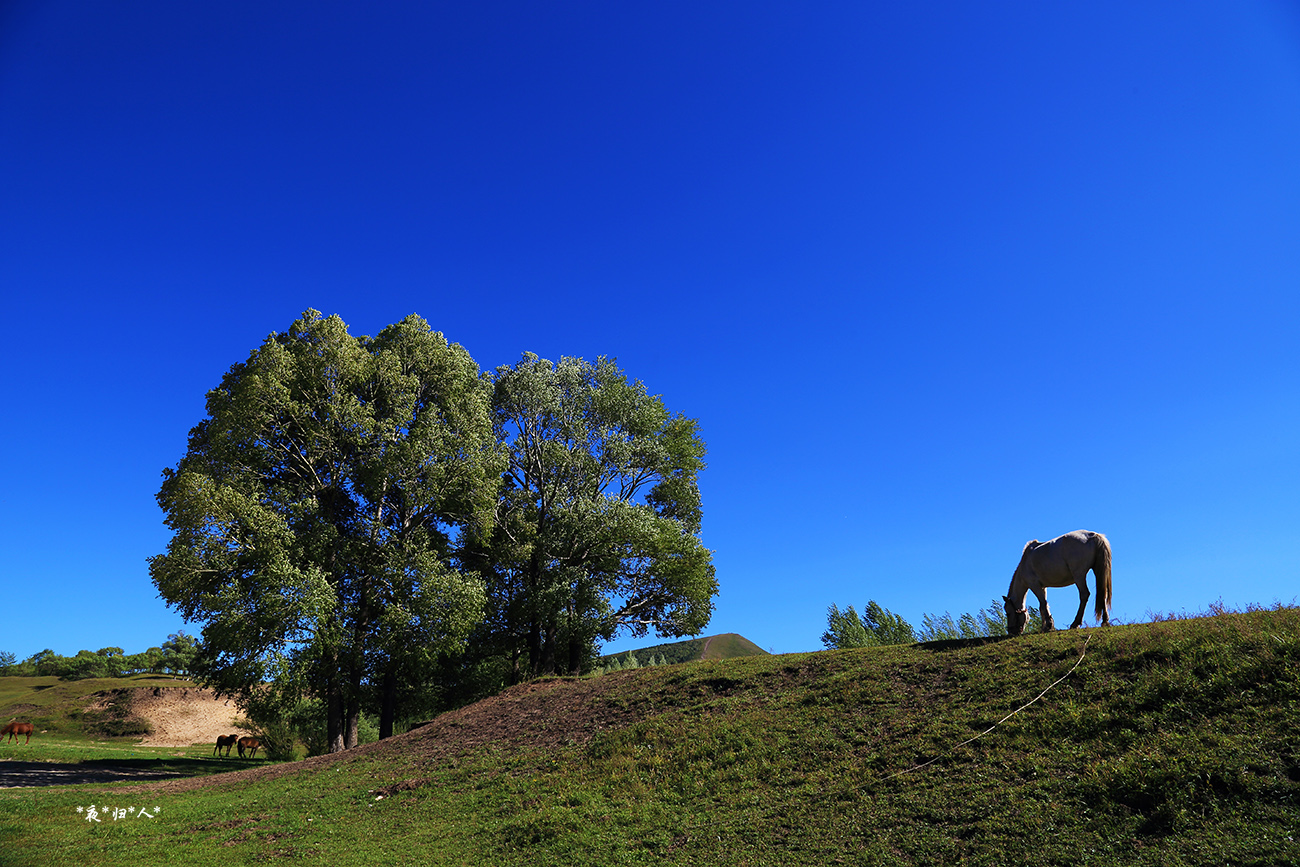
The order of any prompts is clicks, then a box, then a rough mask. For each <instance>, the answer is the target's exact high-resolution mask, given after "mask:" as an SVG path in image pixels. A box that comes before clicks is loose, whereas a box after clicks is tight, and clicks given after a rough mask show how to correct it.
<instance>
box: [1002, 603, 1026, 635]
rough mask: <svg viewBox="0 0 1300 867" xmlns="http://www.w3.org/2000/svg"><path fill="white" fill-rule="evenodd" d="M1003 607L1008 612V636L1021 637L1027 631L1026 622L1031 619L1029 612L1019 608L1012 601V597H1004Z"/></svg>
mask: <svg viewBox="0 0 1300 867" xmlns="http://www.w3.org/2000/svg"><path fill="white" fill-rule="evenodd" d="M1002 602H1003V605H1002V607H1003V608H1005V609H1006V612H1007V635H1011V636H1016V635H1021V634H1023V633H1024V631H1025V622H1026V621H1027V620H1028V619H1029V611H1028V610H1027V609H1025V608H1021V607H1019V606H1017V605H1016V604H1015V603H1013V602H1012V601H1011V597H1010V596H1003V597H1002Z"/></svg>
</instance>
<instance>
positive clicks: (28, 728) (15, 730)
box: [0, 722, 36, 744]
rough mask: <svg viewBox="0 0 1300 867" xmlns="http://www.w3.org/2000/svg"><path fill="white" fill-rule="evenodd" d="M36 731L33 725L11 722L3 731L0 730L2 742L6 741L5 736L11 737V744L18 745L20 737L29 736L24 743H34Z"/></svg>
mask: <svg viewBox="0 0 1300 867" xmlns="http://www.w3.org/2000/svg"><path fill="white" fill-rule="evenodd" d="M35 730H36V727H35V726H33V725H32V724H31V723H20V722H11V723H9V725H7V726H5V727H4V728H3V729H0V740H4V736H5V735H9V740H10V742H12V743H17V741H18V736H19V735H27V740H26V741H25V742H24V743H29V744H30V743H31V742H32V732H33V731H35Z"/></svg>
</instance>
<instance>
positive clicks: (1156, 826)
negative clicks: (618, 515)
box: [0, 609, 1300, 867]
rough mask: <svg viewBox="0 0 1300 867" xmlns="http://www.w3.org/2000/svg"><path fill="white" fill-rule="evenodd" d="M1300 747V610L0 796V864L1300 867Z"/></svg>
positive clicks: (654, 671)
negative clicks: (116, 783)
mask: <svg viewBox="0 0 1300 867" xmlns="http://www.w3.org/2000/svg"><path fill="white" fill-rule="evenodd" d="M1044 690H1046V692H1044ZM1038 696H1041V697H1040V698H1037V700H1036V701H1035V700H1034V699H1035V698H1036V697H1038ZM1031 702H1032V703H1031ZM999 721H1002V722H1001V723H1000V724H999ZM990 729H991V730H990ZM1297 731H1300V610H1296V609H1283V610H1279V611H1271V612H1254V613H1249V614H1233V615H1227V614H1225V615H1220V616H1216V617H1210V618H1202V619H1195V620H1185V621H1168V622H1161V623H1153V624H1142V625H1134V626H1119V627H1111V628H1109V629H1091V630H1086V631H1075V632H1058V633H1055V634H1051V635H1032V636H1027V637H1024V638H1019V639H1008V640H984V641H979V640H974V641H967V642H961V641H958V642H943V643H938V644H934V645H913V646H906V647H888V648H875V649H864V650H848V651H828V652H821V653H809V654H794V655H782V656H766V655H764V656H751V657H746V658H740V659H730V660H722V661H702V662H696V663H689V664H684V665H674V666H659V667H653V668H640V669H637V670H634V671H625V672H618V673H612V674H607V675H604V676H602V677H596V678H587V679H582V680H576V681H574V680H564V679H555V680H547V681H538V682H533V683H529V684H524V685H521V686H519V687H516V688H513V689H511V690H509V691H507V692H506V693H504V694H502V695H500V696H497V697H495V698H492V699H489V700H486V701H483V702H480V703H478V704H476V705H472V706H470V707H467V708H462V709H461V710H458V711H455V712H453V713H449V714H444V715H443V716H441V717H439V718H438V719H436V720H435V721H433V722H432V723H431V724H429V725H427V726H424V727H422V728H420V729H417V730H415V731H412V732H409V733H407V734H405V735H401V736H398V737H396V738H392V739H390V740H387V741H383V742H381V743H377V744H370V745H367V746H365V747H362V748H359V749H357V750H354V751H350V752H349V753H346V754H343V755H342V756H339V757H329V756H323V757H318V758H316V759H311V760H308V761H306V762H301V763H297V764H286V765H279V766H274V767H266V768H259V769H257V770H252V771H246V772H242V773H236V774H221V775H217V776H213V777H207V778H205V779H201V780H188V781H182V782H168V783H162V784H157V785H154V786H149V787H141V788H135V789H121V788H116V789H114V788H108V789H97V790H86V789H66V788H63V789H46V790H9V791H7V792H0V864H4V865H27V864H31V865H58V864H83V863H86V862H87V861H88V860H93V862H94V863H97V864H154V863H168V864H227V863H247V862H254V861H257V862H262V861H278V860H281V859H309V860H310V861H311V862H312V863H319V864H339V865H349V867H353V865H360V864H391V863H419V864H485V865H487V864H491V865H514V864H518V865H529V867H536V865H550V864H554V865H566V867H567V865H577V864H592V865H609V864H664V863H668V864H710V865H711V864H738V865H739V864H753V865H760V864H817V865H822V864H837V863H849V864H889V865H892V864H953V863H970V864H989V865H997V867H1005V865H1009V864H1036V865H1038V864H1070V865H1074V864H1125V865H1127V864H1151V865H1160V867H1173V865H1180V864H1196V865H1200V864H1287V863H1300V842H1298V841H1297V837H1300V744H1298V743H1297V741H1296V732H1297ZM91 791H93V792H94V794H93V795H92V794H91ZM91 801H93V802H94V803H98V804H101V805H104V806H110V807H111V806H115V805H121V806H123V807H125V806H127V805H137V804H143V803H148V804H150V805H157V806H158V807H159V809H160V814H159V815H158V817H157V818H154V819H136V820H134V821H122V822H118V823H115V824H114V823H109V824H101V825H92V824H90V823H88V822H86V821H84V818H83V817H82V816H80V815H79V814H77V813H76V812H75V810H76V807H77V806H78V805H81V804H85V803H89V802H91Z"/></svg>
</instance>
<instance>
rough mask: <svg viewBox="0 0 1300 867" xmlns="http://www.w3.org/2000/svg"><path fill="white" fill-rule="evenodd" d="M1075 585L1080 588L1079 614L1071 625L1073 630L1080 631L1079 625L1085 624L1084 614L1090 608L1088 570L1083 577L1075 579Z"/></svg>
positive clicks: (1084, 571)
mask: <svg viewBox="0 0 1300 867" xmlns="http://www.w3.org/2000/svg"><path fill="white" fill-rule="evenodd" d="M1074 583H1075V585H1076V586H1078V588H1079V613H1078V614H1075V615H1074V622H1073V623H1071V624H1070V628H1071V629H1078V628H1079V624H1080V623H1083V612H1084V611H1085V610H1087V608H1088V596H1089V595H1090V594H1089V593H1088V570H1087V569H1084V570H1083V574H1082V575H1076V576H1075V577H1074Z"/></svg>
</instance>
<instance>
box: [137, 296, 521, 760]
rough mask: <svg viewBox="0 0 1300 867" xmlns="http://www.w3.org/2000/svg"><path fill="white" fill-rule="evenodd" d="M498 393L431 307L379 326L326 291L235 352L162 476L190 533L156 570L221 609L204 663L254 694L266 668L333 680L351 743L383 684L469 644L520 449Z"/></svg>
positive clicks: (168, 591)
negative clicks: (366, 327) (370, 328)
mask: <svg viewBox="0 0 1300 867" xmlns="http://www.w3.org/2000/svg"><path fill="white" fill-rule="evenodd" d="M491 394H492V392H491V383H490V382H489V381H488V380H487V379H486V378H485V377H483V376H482V375H481V374H480V372H479V370H478V367H477V365H476V364H475V363H474V361H473V359H471V358H470V356H469V354H468V353H467V352H466V351H465V350H464V349H463V348H462V347H460V346H458V345H455V344H449V343H448V342H447V341H446V339H445V338H444V337H443V336H442V335H441V334H439V333H437V332H433V331H431V330H430V329H429V326H428V325H427V324H426V323H425V322H424V320H422V319H420V318H419V317H417V316H409V317H407V318H406V319H404V320H402V321H401V322H399V323H396V324H394V325H391V326H389V327H387V328H385V329H384V330H383V331H381V332H380V333H379V334H378V335H377V336H376V337H373V338H371V337H354V336H352V335H351V334H349V333H348V330H347V326H346V325H345V324H344V323H343V321H342V320H341V319H339V318H338V317H337V316H330V317H328V318H325V317H322V316H321V314H319V313H318V312H316V311H314V310H309V311H307V312H306V313H304V314H303V316H302V317H301V318H300V319H298V321H296V322H294V323H293V325H292V326H291V327H290V328H289V330H288V331H287V332H285V333H283V334H275V333H273V334H271V335H270V336H269V337H268V338H267V339H266V341H265V342H263V344H262V345H261V346H260V347H259V348H257V349H256V350H254V351H253V352H252V353H251V354H250V355H249V358H248V360H247V361H245V362H242V363H239V364H236V365H234V366H233V367H232V368H231V369H230V371H229V372H228V373H227V374H226V375H225V377H224V378H223V379H222V382H221V384H220V385H219V386H218V387H217V388H215V389H213V390H212V391H211V392H209V393H208V398H207V418H205V419H204V420H203V421H201V422H200V423H199V424H198V425H197V426H196V427H195V428H194V429H193V430H192V431H191V432H190V438H189V446H188V449H187V451H186V454H185V456H184V457H183V458H182V459H181V460H180V462H179V463H178V464H177V465H176V467H175V468H171V469H167V470H165V471H164V473H163V476H164V481H163V485H162V489H161V490H160V492H159V494H158V502H159V504H160V505H161V506H162V508H163V511H164V512H165V513H166V520H167V525H168V526H169V527H170V528H171V529H172V531H173V537H172V540H171V542H170V544H169V545H168V548H167V551H166V553H164V554H160V555H157V556H155V557H153V558H151V559H150V563H149V568H150V575H151V577H152V579H153V581H154V583H155V584H156V586H157V587H158V590H159V592H160V594H161V596H162V597H163V598H164V599H165V600H167V602H169V603H170V604H171V605H173V606H174V607H176V608H177V609H179V610H180V611H181V613H182V614H183V615H184V616H185V617H186V618H187V619H188V620H194V621H202V622H204V623H205V625H204V627H203V641H202V647H201V650H200V652H199V654H198V657H197V659H196V660H195V663H194V670H195V671H196V672H197V673H198V674H199V675H200V676H201V677H202V678H203V679H204V680H205V681H207V682H209V683H211V684H212V685H214V686H216V687H217V688H219V689H223V690H225V691H227V692H230V693H232V694H235V695H237V696H240V697H242V698H243V699H244V700H245V701H247V702H251V701H253V699H254V692H255V691H256V690H258V689H260V688H259V687H258V684H261V683H263V682H269V684H270V689H271V692H272V693H273V694H275V695H278V696H280V697H281V698H282V699H283V700H284V702H285V703H287V704H292V703H293V702H295V701H296V700H297V699H298V698H300V697H301V696H302V695H303V694H311V695H312V696H314V697H316V698H318V699H320V700H322V701H323V702H324V704H325V705H326V707H327V714H328V735H327V736H328V741H329V749H330V751H337V750H339V749H343V748H346V747H350V746H353V745H354V744H355V743H356V730H357V724H358V718H359V713H360V709H361V704H362V701H363V698H364V696H363V688H364V687H367V686H368V687H370V688H372V689H374V688H377V686H378V685H380V684H382V683H383V682H384V681H385V679H386V678H387V679H390V680H391V679H393V678H396V677H397V676H399V674H400V673H401V671H400V669H403V668H410V667H412V666H419V665H422V664H427V663H428V662H429V661H430V660H431V658H432V657H433V656H436V655H437V654H439V653H441V652H444V651H447V650H451V649H455V648H458V647H460V646H461V645H462V644H463V642H464V640H465V638H466V637H467V636H468V634H469V631H470V629H471V628H472V627H473V626H474V624H475V623H477V622H478V621H479V619H480V618H481V615H482V610H483V606H484V588H483V583H482V581H481V580H480V578H479V577H478V576H477V575H476V574H474V573H473V572H470V571H466V570H464V569H462V568H461V566H460V563H459V561H458V551H459V548H460V546H461V545H463V543H464V542H465V540H466V539H468V538H470V537H472V536H473V535H474V534H476V533H486V532H489V531H490V528H491V523H492V519H493V512H494V506H495V502H496V490H497V487H498V484H499V479H500V474H501V471H502V469H503V467H504V464H503V462H502V458H501V451H500V449H499V448H498V446H497V443H496V439H495V436H494V433H493V426H492V416H491ZM385 692H386V691H385ZM265 700H266V698H265V694H263V695H262V696H260V697H259V698H258V701H265ZM386 711H388V712H389V715H390V718H391V707H389V708H386Z"/></svg>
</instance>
